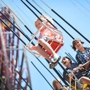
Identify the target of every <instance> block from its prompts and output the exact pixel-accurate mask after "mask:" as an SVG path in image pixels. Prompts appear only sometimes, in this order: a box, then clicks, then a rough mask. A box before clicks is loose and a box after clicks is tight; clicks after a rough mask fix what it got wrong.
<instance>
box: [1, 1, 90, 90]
mask: <svg viewBox="0 0 90 90" xmlns="http://www.w3.org/2000/svg"><path fill="white" fill-rule="evenodd" d="M2 2H3V3H4V4H5V2H4V1H3V0H2ZM26 2H27V3H28V4H29V5H30V6H31V7H32V8H33V9H35V10H36V11H37V12H38V13H39V14H40V15H41V16H42V15H43V14H42V13H41V12H40V11H39V10H38V9H37V8H36V7H35V6H34V5H33V4H32V3H31V2H30V1H28V0H26ZM32 2H34V3H35V4H36V5H37V6H38V7H39V8H40V9H42V8H41V7H40V6H39V5H38V4H37V3H36V1H34V0H32ZM41 2H42V3H43V4H44V5H46V6H47V7H48V8H49V9H50V10H51V11H52V12H53V13H55V14H56V15H57V16H58V17H59V18H61V19H62V20H63V21H64V22H65V23H66V24H68V25H69V26H70V27H71V28H72V29H73V30H75V31H76V32H77V33H78V34H80V35H81V36H82V37H83V38H84V39H85V40H86V41H87V42H89V43H90V41H89V40H88V39H87V38H86V37H84V36H83V35H82V34H81V33H80V32H79V31H78V30H77V29H76V28H74V27H73V26H72V25H71V24H70V23H68V22H67V21H66V20H65V19H64V18H62V17H61V16H60V15H59V14H58V13H57V12H56V11H54V10H53V9H52V8H50V7H49V6H48V5H47V4H46V3H45V2H44V1H42V0H41ZM21 3H22V4H23V5H24V6H25V7H27V8H28V9H29V10H30V11H31V12H32V14H34V15H35V17H37V18H38V19H39V20H40V22H41V23H42V25H43V26H44V27H46V28H47V29H48V31H47V32H44V33H43V36H45V40H46V39H47V40H46V42H47V43H48V44H49V45H50V46H51V48H52V49H53V51H54V52H55V53H58V52H59V51H60V50H61V49H62V48H63V46H64V36H63V33H62V32H61V31H60V30H59V29H57V28H56V26H55V25H54V24H53V23H52V22H51V21H50V20H49V19H48V18H47V17H46V16H44V18H45V20H46V21H47V22H48V23H49V25H51V26H52V27H49V26H48V25H46V23H45V22H43V21H42V20H41V19H40V18H39V16H38V14H36V13H35V12H34V11H33V9H32V8H31V7H29V5H28V4H27V3H25V1H23V0H21ZM42 10H43V9H42ZM43 11H44V10H43ZM44 12H45V13H46V11H44ZM46 14H47V13H46ZM47 15H48V16H49V17H50V18H52V17H51V16H50V15H49V14H47ZM18 20H20V18H19V17H18V16H17V15H16V14H15V13H14V12H13V11H12V10H11V9H10V7H9V6H7V5H6V4H5V6H4V7H3V6H2V7H1V9H0V90H33V88H32V82H31V79H32V75H31V73H32V70H30V67H29V63H31V64H32V65H33V66H34V68H35V69H36V70H37V71H38V72H39V73H40V74H41V76H42V77H43V78H44V79H45V81H46V82H47V83H48V85H49V86H50V87H51V89H52V90H54V88H53V87H52V85H51V84H50V83H49V82H48V80H47V79H46V78H45V76H44V75H43V74H42V73H41V72H40V71H39V69H38V68H37V67H36V66H35V64H34V63H33V61H30V62H29V60H28V56H27V55H28V54H27V51H28V52H29V54H30V55H33V56H34V57H35V58H36V59H37V61H39V62H40V64H41V65H42V66H43V67H45V69H46V70H47V71H48V72H49V73H50V75H52V77H53V78H55V79H56V77H55V75H54V74H53V73H52V72H51V71H50V68H49V69H48V68H47V67H46V65H44V63H42V62H43V61H42V60H39V56H42V55H41V54H40V53H38V52H36V51H35V52H33V51H32V50H30V49H29V48H27V46H35V45H36V44H35V43H37V44H38V38H37V35H38V33H39V30H37V31H36V32H35V33H33V32H32V31H31V30H30V29H29V28H28V26H27V25H25V24H24V23H23V22H22V20H20V22H21V23H22V24H23V25H24V27H25V28H26V30H28V31H29V32H30V34H31V39H30V38H29V37H28V36H27V35H26V34H25V31H24V30H22V29H21V26H20V25H19V24H18ZM52 20H53V21H54V22H55V23H56V24H57V25H58V26H59V27H60V28H61V29H63V30H64V31H65V32H66V33H67V34H68V35H69V36H70V37H71V38H72V39H74V37H73V36H72V35H71V34H70V33H69V32H68V31H67V30H66V29H65V28H64V27H62V26H61V25H60V24H59V23H58V22H57V21H56V20H55V19H54V18H52ZM53 28H54V29H53ZM23 31H24V32H23ZM22 35H23V36H24V37H25V38H26V40H27V41H28V42H29V43H28V45H27V44H26V41H24V40H23V39H22V37H21V36H22ZM46 36H47V37H49V38H46ZM52 37H53V38H52ZM34 40H36V42H35V43H34ZM40 48H41V49H42V50H43V51H44V52H46V54H47V55H48V56H49V57H50V58H52V57H53V56H52V53H50V51H48V50H47V49H46V48H45V47H44V46H42V45H40ZM67 55H68V54H67ZM68 56H69V57H71V56H70V55H68ZM42 57H43V56H42ZM71 58H72V57H71ZM43 59H45V58H44V57H43ZM45 61H47V63H48V64H49V63H50V62H49V61H48V60H47V59H45ZM56 65H57V66H60V68H61V69H62V70H63V71H64V70H65V68H64V67H63V65H62V64H61V63H60V62H59V61H58V62H57V64H56ZM52 70H53V71H54V72H55V73H56V74H57V76H58V77H59V78H60V80H61V81H62V82H63V83H64V85H67V86H69V90H79V89H77V88H76V84H75V85H74V86H73V85H71V83H70V84H69V83H68V82H67V81H66V80H64V79H63V76H62V73H61V72H60V73H59V72H58V70H57V69H56V68H53V69H52ZM71 73H73V72H72V71H71ZM69 74H70V73H69ZM73 75H74V73H73ZM74 76H75V75H74ZM77 80H78V79H77V78H76V77H75V82H77ZM82 87H83V88H81V89H80V90H90V86H89V85H87V84H84V85H82Z"/></svg>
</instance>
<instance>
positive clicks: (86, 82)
mask: <svg viewBox="0 0 90 90" xmlns="http://www.w3.org/2000/svg"><path fill="white" fill-rule="evenodd" d="M81 82H82V83H84V84H88V85H90V79H89V78H88V77H84V76H83V77H82V78H81Z"/></svg>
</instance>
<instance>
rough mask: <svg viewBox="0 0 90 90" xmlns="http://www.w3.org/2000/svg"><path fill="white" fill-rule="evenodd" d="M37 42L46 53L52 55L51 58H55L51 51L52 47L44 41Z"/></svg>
mask: <svg viewBox="0 0 90 90" xmlns="http://www.w3.org/2000/svg"><path fill="white" fill-rule="evenodd" d="M38 42H39V43H40V45H42V46H43V47H44V48H45V49H46V50H47V51H48V52H50V53H51V54H52V56H53V57H55V54H56V53H55V52H54V50H53V49H52V47H51V46H50V44H49V43H47V42H46V41H45V40H44V39H39V40H38Z"/></svg>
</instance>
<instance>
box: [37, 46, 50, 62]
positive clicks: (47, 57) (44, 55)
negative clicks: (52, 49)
mask: <svg viewBox="0 0 90 90" xmlns="http://www.w3.org/2000/svg"><path fill="white" fill-rule="evenodd" d="M36 51H37V52H38V53H39V54H41V55H42V56H43V57H44V58H46V59H47V60H49V61H50V60H51V59H50V58H49V55H48V54H47V53H46V52H45V51H44V50H43V49H42V48H41V47H40V46H39V45H37V46H36Z"/></svg>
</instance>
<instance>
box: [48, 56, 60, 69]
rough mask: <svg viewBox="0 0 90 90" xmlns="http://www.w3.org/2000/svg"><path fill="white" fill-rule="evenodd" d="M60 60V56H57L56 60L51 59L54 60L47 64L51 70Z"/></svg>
mask: <svg viewBox="0 0 90 90" xmlns="http://www.w3.org/2000/svg"><path fill="white" fill-rule="evenodd" d="M60 58H61V56H59V57H58V58H57V59H56V58H53V59H54V60H53V61H52V62H51V63H50V64H49V67H50V68H51V69H53V68H54V67H55V66H56V65H57V63H58V62H59V60H60Z"/></svg>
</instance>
